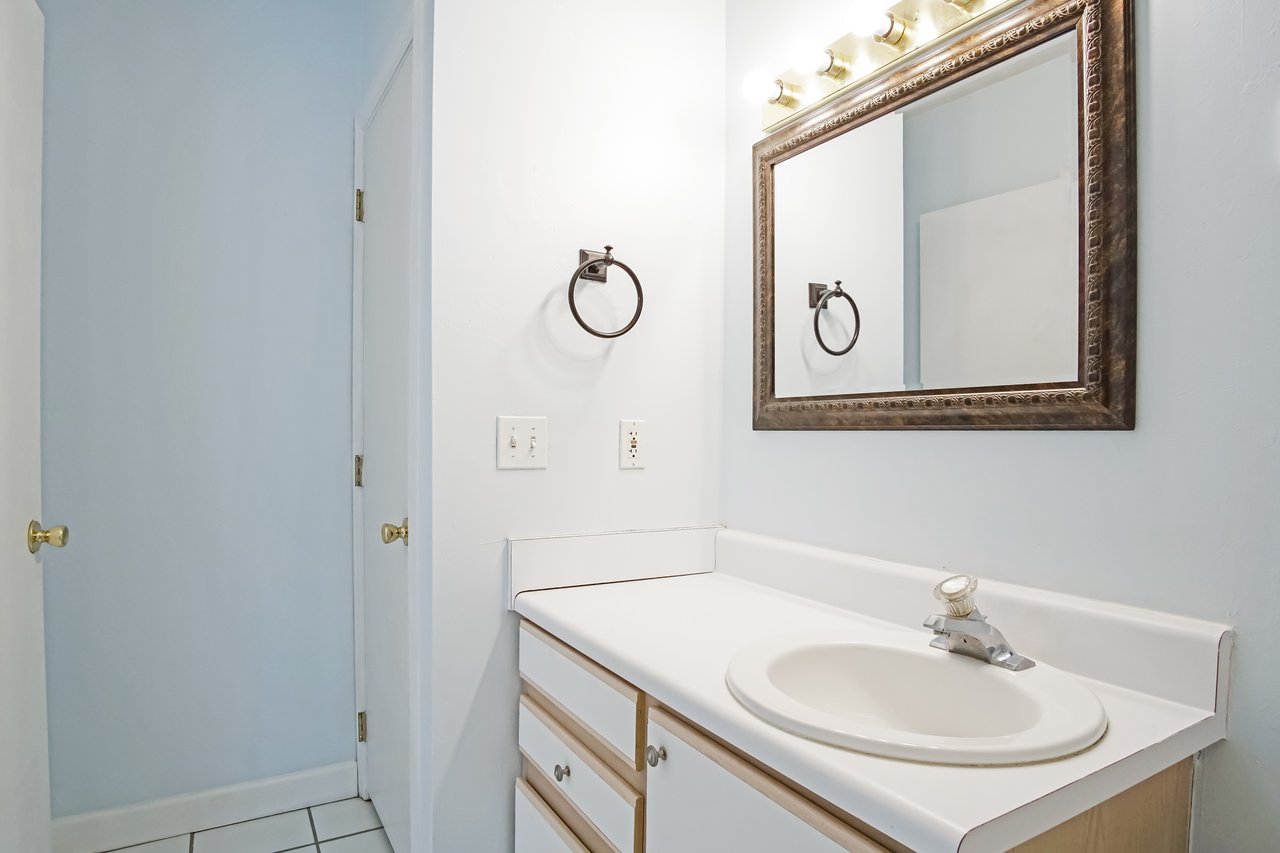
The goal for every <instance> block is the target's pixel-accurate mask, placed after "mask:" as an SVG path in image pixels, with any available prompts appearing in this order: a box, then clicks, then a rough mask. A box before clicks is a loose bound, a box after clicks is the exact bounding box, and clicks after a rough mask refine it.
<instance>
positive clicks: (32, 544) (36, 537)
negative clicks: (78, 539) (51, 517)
mask: <svg viewBox="0 0 1280 853" xmlns="http://www.w3.org/2000/svg"><path fill="white" fill-rule="evenodd" d="M69 538H71V531H70V530H68V529H67V526H66V525H65V524H59V525H58V526H57V527H50V528H49V529H48V530H41V529H40V522H38V521H33V522H31V523H30V524H28V525H27V550H28V551H30V552H31V553H32V554H34V553H35V552H36V551H39V550H40V546H41V545H52V546H53V547H55V548H62V547H65V546H66V544H67V540H68V539H69Z"/></svg>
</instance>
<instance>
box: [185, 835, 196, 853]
mask: <svg viewBox="0 0 1280 853" xmlns="http://www.w3.org/2000/svg"><path fill="white" fill-rule="evenodd" d="M190 838H191V843H190V844H188V845H187V853H196V834H195V833H194V832H193V833H191V836H190Z"/></svg>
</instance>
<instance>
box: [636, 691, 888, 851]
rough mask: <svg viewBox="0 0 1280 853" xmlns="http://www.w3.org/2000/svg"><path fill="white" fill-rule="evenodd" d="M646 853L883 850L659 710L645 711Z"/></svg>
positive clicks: (704, 736)
mask: <svg viewBox="0 0 1280 853" xmlns="http://www.w3.org/2000/svg"><path fill="white" fill-rule="evenodd" d="M648 728H649V731H648V735H649V746H651V747H652V748H654V749H655V750H663V749H665V750H666V758H665V759H660V760H658V763H657V766H654V767H650V768H649V781H648V791H647V813H646V818H645V837H646V839H647V841H646V847H645V849H646V853H706V852H707V851H709V850H732V851H734V853H777V851H785V853H838V851H841V850H853V851H858V853H885V850H884V848H883V847H881V846H880V845H879V844H876V843H875V842H873V841H871V840H870V839H868V838H867V837H866V836H865V835H862V834H861V833H859V832H857V831H855V830H853V829H852V828H850V827H849V826H848V825H847V824H844V823H842V822H840V821H838V820H837V819H836V818H834V817H833V816H832V815H830V814H828V813H827V812H825V811H823V810H822V809H820V808H818V807H817V806H815V805H814V804H813V803H811V802H809V801H808V800H806V799H804V798H803V797H801V796H799V795H798V794H796V793H795V792H794V791H792V790H790V789H789V788H786V787H785V786H783V785H781V784H779V783H778V782H777V781H775V780H774V779H772V778H770V777H769V776H766V775H765V774H764V773H761V772H760V771H759V770H757V769H756V768H754V767H752V766H751V765H750V764H748V763H746V762H745V761H743V760H742V759H741V758H739V757H737V756H736V755H734V754H733V753H731V752H729V751H728V750H726V749H724V748H723V747H721V746H720V745H719V744H717V743H715V742H714V741H712V740H710V739H709V738H708V737H707V736H706V735H704V734H702V733H700V732H698V731H697V730H696V729H694V728H692V727H690V726H688V725H686V724H685V723H682V722H681V721H679V720H677V719H676V718H674V717H673V716H671V715H670V714H667V713H665V712H664V711H662V710H661V709H657V708H654V709H650V711H649V727H648Z"/></svg>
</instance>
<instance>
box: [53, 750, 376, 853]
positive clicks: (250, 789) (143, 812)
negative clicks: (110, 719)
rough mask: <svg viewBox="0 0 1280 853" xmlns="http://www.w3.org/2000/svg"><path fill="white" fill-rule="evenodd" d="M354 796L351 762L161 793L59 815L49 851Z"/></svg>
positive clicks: (88, 852) (135, 839) (92, 852)
mask: <svg viewBox="0 0 1280 853" xmlns="http://www.w3.org/2000/svg"><path fill="white" fill-rule="evenodd" d="M354 796H356V763H355V762H354V761H344V762H342V763H340V764H330V765H328V766H327V767H315V768H312V769H311V770H302V771H299V772H297V773H290V774H288V775H286V776H275V777H272V778H270V779H256V780H254V781H252V782H242V783H240V784H238V785H228V786H226V787H225V788H213V789H211V790H208V791H199V792H197V793H194V794H183V795H182V796H178V797H166V798H165V799H163V800H152V801H150V802H147V803H139V804H137V805H134V806H125V807H124V808H119V809H110V810H107V811H101V812H90V813H89V814H81V815H72V816H70V817H60V818H58V819H56V820H55V821H54V822H53V853H98V851H102V850H114V849H115V848H117V847H128V846H130V845H133V844H143V843H145V842H147V841H155V840H157V839H160V838H169V837H170V836H174V835H182V834H183V833H187V832H198V831H200V830H202V829H211V828H212V827H215V826H223V825H225V824H228V823H238V822H240V821H242V820H253V819H254V818H259V817H266V816H267V815H273V814H279V813H280V812H288V811H293V810H294V809H302V808H306V807H307V806H315V805H319V804H320V803H328V802H332V801H334V800H341V799H345V798H347V797H354Z"/></svg>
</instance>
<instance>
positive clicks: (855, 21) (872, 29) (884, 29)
mask: <svg viewBox="0 0 1280 853" xmlns="http://www.w3.org/2000/svg"><path fill="white" fill-rule="evenodd" d="M849 27H850V29H852V30H853V32H854V33H855V34H856V35H860V36H879V37H884V36H885V35H888V33H889V31H890V30H891V29H892V28H893V16H892V15H890V14H889V13H888V12H887V11H886V10H885V0H854V3H853V9H852V14H851V15H850V17H849Z"/></svg>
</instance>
